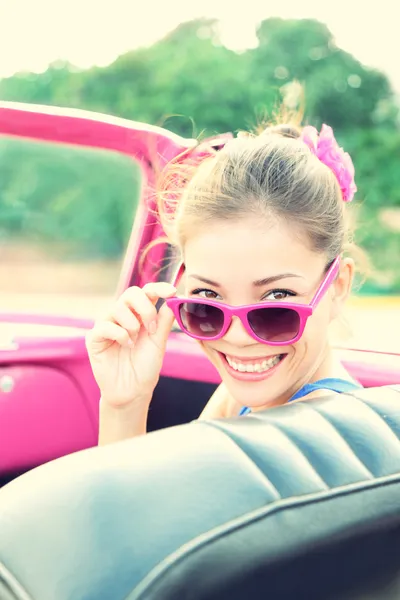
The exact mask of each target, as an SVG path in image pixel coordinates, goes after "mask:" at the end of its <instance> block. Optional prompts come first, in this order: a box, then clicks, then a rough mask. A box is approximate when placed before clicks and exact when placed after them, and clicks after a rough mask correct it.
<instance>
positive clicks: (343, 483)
mask: <svg viewBox="0 0 400 600" xmlns="http://www.w3.org/2000/svg"><path fill="white" fill-rule="evenodd" d="M0 133H1V134H5V135H8V136H18V137H25V138H28V139H36V140H41V141H44V142H48V143H58V144H60V143H61V144H73V145H80V146H86V147H95V148H102V149H106V150H110V151H114V152H119V153H123V154H125V155H127V156H129V157H131V159H132V160H134V161H136V162H137V163H138V164H139V165H140V168H141V170H142V174H143V185H142V195H141V199H140V205H139V209H138V211H137V214H136V219H135V224H134V227H133V230H132V234H131V239H130V243H129V245H128V249H127V252H126V256H125V261H124V264H123V268H122V272H121V275H120V280H119V285H118V289H117V290H116V293H117V294H119V293H121V292H122V291H123V290H124V289H125V288H126V287H127V286H130V285H132V284H136V285H142V284H143V283H144V282H145V281H149V280H154V279H156V278H159V277H163V278H165V279H166V278H169V277H170V275H171V273H170V271H171V269H172V268H174V264H173V260H170V259H171V252H170V248H169V247H168V246H167V245H165V244H164V245H158V246H155V247H154V248H153V249H152V250H151V252H149V253H147V254H144V255H143V254H142V251H143V249H144V248H147V247H148V244H149V242H151V241H152V240H154V239H155V238H157V237H159V235H160V233H161V231H160V227H159V225H158V223H157V218H156V214H155V210H154V209H155V207H154V202H153V197H152V188H153V186H154V179H155V177H156V174H157V173H158V172H159V170H160V168H162V166H163V164H165V162H166V161H168V160H170V159H171V158H174V157H176V156H178V155H180V154H181V153H184V152H189V153H190V152H192V151H193V152H196V151H198V149H195V142H194V140H185V139H181V138H179V137H177V136H175V135H173V134H171V133H169V132H167V131H164V130H162V129H157V128H154V127H149V126H145V125H142V124H139V123H130V122H127V121H123V120H119V119H113V118H109V117H105V116H101V115H94V114H89V113H84V112H80V111H65V110H58V109H53V108H45V107H37V106H24V105H18V104H5V103H0ZM226 139H228V136H222V137H221V138H219V139H214V140H208V141H207V142H206V143H207V144H213V145H214V146H215V148H216V149H218V148H220V147H222V145H223V144H224V143H225V141H226ZM200 151H201V148H200ZM142 256H144V260H143V264H140V263H141V258H142ZM165 262H167V264H168V265H170V268H168V269H162V270H160V268H159V267H160V265H164V264H165ZM0 319H1V323H0V332H3V333H2V338H1V339H0V477H1V478H2V480H3V483H4V482H8V483H6V485H4V486H3V487H2V488H1V489H0V600H89V599H90V600H92V599H93V600H139V599H140V600H145V599H148V600H150V599H154V600H160V599H161V600H178V599H179V600H181V599H182V600H185V599H187V600H189V599H192V600H242V599H243V598H251V599H260V600H261V599H264V598H273V599H274V600H289V599H290V600H292V599H294V598H296V599H297V600H350V599H351V600H376V599H379V600H395V599H396V600H397V599H398V598H399V597H400V561H399V545H400V517H399V506H400V411H399V406H400V404H399V402H400V386H399V385H396V384H398V383H400V354H396V353H395V352H392V353H389V352H388V353H386V354H385V353H383V352H378V351H376V352H374V351H373V350H372V349H369V348H362V349H361V348H358V349H357V348H356V349H354V348H353V349H352V348H342V349H338V352H340V353H341V357H342V360H343V362H344V363H345V364H346V366H347V368H348V369H349V370H350V371H351V373H352V374H353V375H354V377H356V378H357V379H358V380H359V381H360V382H361V383H362V384H363V386H364V388H365V389H361V390H357V392H355V393H352V394H341V395H340V397H329V395H328V396H327V397H326V398H319V399H317V400H312V401H308V402H296V403H292V404H290V405H288V406H283V407H278V408H275V409H271V410H268V411H264V412H260V413H256V414H253V415H250V416H248V417H246V418H237V419H229V420H214V421H204V420H202V421H193V419H195V417H196V416H197V415H198V414H199V413H200V412H201V410H202V408H203V406H204V404H205V402H206V401H207V399H208V398H209V396H210V394H211V392H212V390H213V389H214V388H215V386H216V385H217V384H218V376H217V374H216V372H215V371H214V370H213V368H212V367H211V366H210V365H209V363H208V362H207V361H206V360H205V358H204V357H203V356H202V355H201V354H200V351H199V348H198V346H197V345H196V344H195V343H194V342H193V341H192V340H191V339H190V338H188V337H186V336H184V335H183V334H182V333H180V332H179V331H178V330H173V332H172V333H171V336H170V339H169V343H168V348H167V353H166V357H165V361H164V365H163V369H162V377H161V379H160V382H159V384H158V387H157V389H156V392H155V397H154V400H153V404H152V410H151V411H150V417H149V428H150V430H152V433H151V434H150V435H146V436H142V437H139V438H136V439H133V440H127V441H125V442H121V443H118V444H111V445H108V446H104V447H100V448H99V447H95V446H96V442H97V420H98V413H97V411H98V403H99V392H98V389H97V387H96V385H95V382H94V380H93V377H92V375H91V371H90V367H89V363H88V359H87V355H86V351H85V343H84V334H85V331H86V330H87V329H88V328H89V327H91V325H92V322H91V320H90V319H88V318H87V317H86V316H85V318H83V317H82V318H78V317H72V316H71V315H70V314H64V315H63V314H58V315H54V314H46V313H45V314H38V313H37V312H33V313H32V314H26V313H25V312H21V311H18V312H15V313H13V314H11V313H3V314H1V315H0ZM1 325H4V328H3V329H2V328H1ZM32 326H35V327H34V328H33V329H32ZM39 326H40V327H39ZM10 331H11V332H13V335H10V333H9V332H10ZM37 331H39V332H40V334H37V333H32V332H37ZM171 425H175V426H176V427H172V428H171V427H169V428H167V427H168V426H171ZM156 430H158V431H156ZM35 467H36V468H35ZM16 475H20V476H17V477H16ZM10 479H13V481H9V480H10Z"/></svg>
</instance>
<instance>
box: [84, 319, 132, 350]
mask: <svg viewBox="0 0 400 600" xmlns="http://www.w3.org/2000/svg"><path fill="white" fill-rule="evenodd" d="M105 342H117V343H118V344H120V346H129V345H130V337H129V333H128V332H127V331H126V329H124V328H123V327H120V326H119V325H117V324H116V323H111V321H99V322H98V323H95V325H94V327H93V329H91V331H89V332H88V334H87V335H86V347H87V349H88V351H89V352H90V350H92V349H93V350H98V348H97V346H101V345H103V344H104V343H105Z"/></svg>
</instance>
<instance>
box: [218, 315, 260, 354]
mask: <svg viewBox="0 0 400 600" xmlns="http://www.w3.org/2000/svg"><path fill="white" fill-rule="evenodd" d="M224 341H225V342H227V343H228V344H230V345H231V346H234V347H236V348H243V347H244V346H250V345H254V344H257V343H258V342H257V340H256V339H254V338H253V337H252V336H251V335H250V334H249V333H248V332H247V331H246V329H245V327H244V325H243V323H242V321H241V320H240V319H239V317H233V318H232V321H231V324H230V327H229V329H228V331H227V332H226V334H225V335H224Z"/></svg>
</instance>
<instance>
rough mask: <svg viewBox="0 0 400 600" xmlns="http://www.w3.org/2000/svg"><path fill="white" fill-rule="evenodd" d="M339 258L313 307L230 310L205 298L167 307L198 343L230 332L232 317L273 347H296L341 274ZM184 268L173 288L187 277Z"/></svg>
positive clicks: (279, 305)
mask: <svg viewBox="0 0 400 600" xmlns="http://www.w3.org/2000/svg"><path fill="white" fill-rule="evenodd" d="M339 263H340V258H339V257H337V258H335V260H334V261H333V263H332V265H331V266H330V268H329V270H328V272H327V274H326V276H325V278H324V280H323V281H322V283H321V285H320V286H319V288H318V290H317V291H316V293H315V295H314V298H313V299H312V300H311V302H310V304H294V303H292V302H280V301H277V300H275V301H274V302H260V303H258V304H250V305H248V306H229V305H228V304H223V303H222V302H216V301H214V300H207V299H205V298H199V299H194V298H176V297H175V298H168V299H167V300H166V303H167V305H168V306H169V308H170V309H171V310H172V312H173V313H174V316H175V319H176V320H177V322H178V324H179V327H180V328H181V329H182V330H183V331H184V332H185V333H186V334H187V335H189V336H190V337H192V338H195V339H196V340H218V339H220V338H222V337H223V336H224V335H225V334H226V332H227V331H228V329H229V327H230V325H231V323H232V317H234V316H235V317H239V319H240V320H241V322H242V324H243V326H244V328H245V329H246V331H247V333H249V334H250V335H251V336H252V337H253V338H254V339H256V340H257V341H258V342H261V343H263V344H269V345H270V346H282V345H287V344H294V343H295V342H297V340H299V339H300V338H301V336H302V335H303V331H304V328H305V326H306V323H307V319H308V317H310V316H311V315H312V314H313V312H314V309H315V308H316V307H317V305H318V303H319V301H320V300H321V298H322V297H323V296H324V294H325V293H326V292H327V290H328V288H329V286H330V285H331V283H332V282H333V280H334V279H335V277H336V275H337V274H338V272H339ZM184 270H185V267H184V265H183V264H182V265H181V266H180V268H179V271H178V273H177V276H176V277H175V280H174V285H175V286H177V285H178V283H179V280H180V278H181V277H182V275H183V273H184Z"/></svg>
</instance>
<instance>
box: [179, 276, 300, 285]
mask: <svg viewBox="0 0 400 600" xmlns="http://www.w3.org/2000/svg"><path fill="white" fill-rule="evenodd" d="M189 277H192V278H193V279H198V280H199V281H202V282H203V283H206V284H207V285H211V286H212V287H215V288H219V287H221V285H220V284H219V283H217V282H215V281H212V280H211V279H206V278H205V277H200V275H195V274H193V275H189ZM290 277H297V278H301V275H296V274H295V273H281V274H280V275H272V276H271V277H265V278H264V279H257V281H253V286H254V287H263V286H266V285H271V283H275V281H279V280H280V279H289V278H290Z"/></svg>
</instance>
